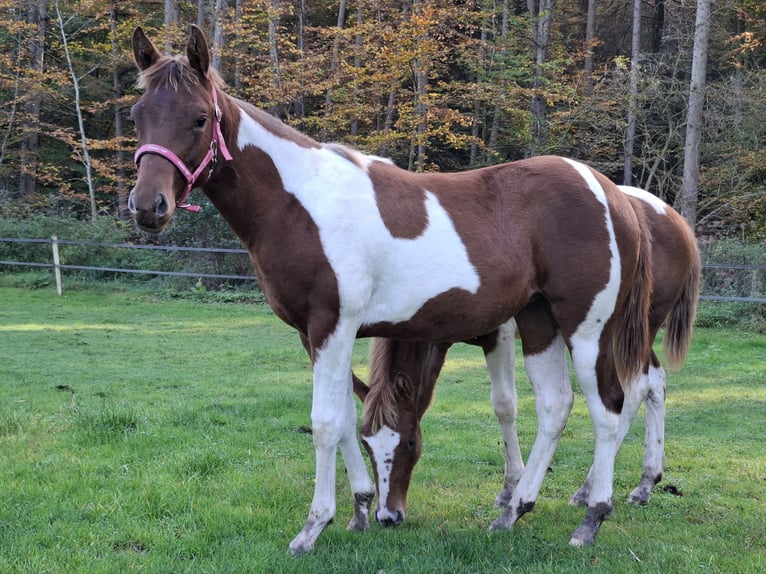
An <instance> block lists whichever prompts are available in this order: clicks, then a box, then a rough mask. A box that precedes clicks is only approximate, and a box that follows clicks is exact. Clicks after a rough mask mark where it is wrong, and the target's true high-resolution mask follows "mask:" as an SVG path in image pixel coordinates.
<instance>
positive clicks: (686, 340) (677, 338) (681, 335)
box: [663, 227, 702, 371]
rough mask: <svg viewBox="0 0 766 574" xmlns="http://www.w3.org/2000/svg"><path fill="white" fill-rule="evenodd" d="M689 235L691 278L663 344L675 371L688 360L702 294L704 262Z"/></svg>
mask: <svg viewBox="0 0 766 574" xmlns="http://www.w3.org/2000/svg"><path fill="white" fill-rule="evenodd" d="M685 229H686V227H685ZM688 235H689V243H690V249H689V256H690V260H689V276H688V277H687V278H686V283H685V284H684V287H683V289H682V290H681V294H680V295H679V296H678V299H676V302H675V305H673V310H672V311H671V312H670V315H669V316H668V322H667V325H666V326H665V339H664V343H663V348H664V350H665V362H666V363H667V365H668V368H669V369H670V370H674V371H675V370H678V369H680V368H681V365H683V363H684V359H686V353H687V352H688V351H689V345H690V344H691V339H692V330H693V328H694V318H695V317H696V315H697V301H698V300H699V292H700V272H701V270H702V262H701V261H700V254H699V250H698V249H697V242H696V241H695V239H694V234H693V233H692V232H691V230H689V231H688Z"/></svg>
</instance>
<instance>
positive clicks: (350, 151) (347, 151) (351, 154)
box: [324, 143, 393, 171]
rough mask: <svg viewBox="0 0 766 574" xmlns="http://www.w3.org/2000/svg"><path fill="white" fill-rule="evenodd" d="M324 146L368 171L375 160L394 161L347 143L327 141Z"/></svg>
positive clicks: (390, 162)
mask: <svg viewBox="0 0 766 574" xmlns="http://www.w3.org/2000/svg"><path fill="white" fill-rule="evenodd" d="M324 147H325V148H326V149H329V150H330V151H332V152H333V153H336V154H337V155H339V156H340V157H342V158H343V159H345V160H347V161H350V162H351V163H353V164H354V165H355V166H356V167H358V168H359V169H361V170H362V171H368V168H369V166H370V164H371V163H372V162H374V161H380V162H384V163H388V164H393V162H392V161H391V160H390V159H388V158H385V157H379V156H377V155H368V154H366V153H363V152H361V151H359V150H356V149H354V148H351V147H348V146H347V145H343V144H340V143H326V144H324Z"/></svg>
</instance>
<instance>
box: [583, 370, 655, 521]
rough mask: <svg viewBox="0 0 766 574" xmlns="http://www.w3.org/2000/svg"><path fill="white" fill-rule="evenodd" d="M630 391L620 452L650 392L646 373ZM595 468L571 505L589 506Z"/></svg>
mask: <svg viewBox="0 0 766 574" xmlns="http://www.w3.org/2000/svg"><path fill="white" fill-rule="evenodd" d="M629 389H630V390H629V391H628V392H627V393H626V394H625V400H624V403H623V406H622V412H621V413H620V425H619V430H618V434H617V449H618V450H619V448H620V446H621V445H622V441H623V440H625V436H626V435H627V434H628V431H629V430H630V426H631V424H632V423H633V420H634V419H635V418H636V414H637V413H638V409H639V408H640V407H641V403H642V402H644V399H645V398H646V396H647V393H648V392H649V388H648V377H647V376H646V375H645V374H644V373H640V374H639V376H637V377H636V379H635V380H634V381H633V382H632V383H631V384H630V386H629ZM593 468H594V467H593V466H591V467H590V470H589V471H588V476H587V478H586V479H585V482H584V483H583V485H582V486H581V487H580V488H579V490H578V491H577V492H575V493H574V495H573V496H572V498H570V499H569V504H572V505H582V506H585V505H587V504H588V499H589V497H590V493H591V489H592V482H593Z"/></svg>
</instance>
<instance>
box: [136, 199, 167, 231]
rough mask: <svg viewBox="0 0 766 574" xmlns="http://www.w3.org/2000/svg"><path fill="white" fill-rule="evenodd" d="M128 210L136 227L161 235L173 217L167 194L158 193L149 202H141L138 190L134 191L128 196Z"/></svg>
mask: <svg viewBox="0 0 766 574" xmlns="http://www.w3.org/2000/svg"><path fill="white" fill-rule="evenodd" d="M128 209H129V210H130V213H131V215H132V216H133V219H134V220H135V222H136V225H138V227H140V228H141V229H143V230H144V231H148V232H150V233H159V232H160V231H162V229H163V228H164V227H165V225H167V223H168V221H170V216H171V215H172V212H171V209H170V204H169V203H168V200H167V198H166V197H165V194H163V193H156V194H154V197H150V198H149V201H143V202H141V201H139V200H138V198H137V197H136V190H135V189H133V190H132V191H131V192H130V195H129V196H128Z"/></svg>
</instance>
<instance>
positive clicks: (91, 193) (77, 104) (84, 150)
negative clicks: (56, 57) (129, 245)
mask: <svg viewBox="0 0 766 574" xmlns="http://www.w3.org/2000/svg"><path fill="white" fill-rule="evenodd" d="M55 7H56V20H57V22H58V26H59V31H60V32H61V43H62V46H63V47H64V57H65V59H66V63H67V69H68V70H69V75H70V76H71V77H72V86H73V87H74V109H75V112H76V115H77V126H78V128H79V131H80V153H81V154H82V155H81V158H82V164H83V166H85V182H86V183H87V184H88V197H89V198H90V215H91V218H93V219H95V218H96V215H98V210H97V208H96V190H95V189H94V187H93V170H92V167H91V161H90V151H89V150H88V138H87V137H86V136H85V122H84V120H83V116H82V102H81V101H80V78H78V77H77V74H76V73H75V71H74V64H73V63H72V54H71V52H70V51H69V41H68V39H67V35H66V30H65V27H64V19H63V17H62V16H61V10H60V9H59V3H58V0H56V4H55Z"/></svg>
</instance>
